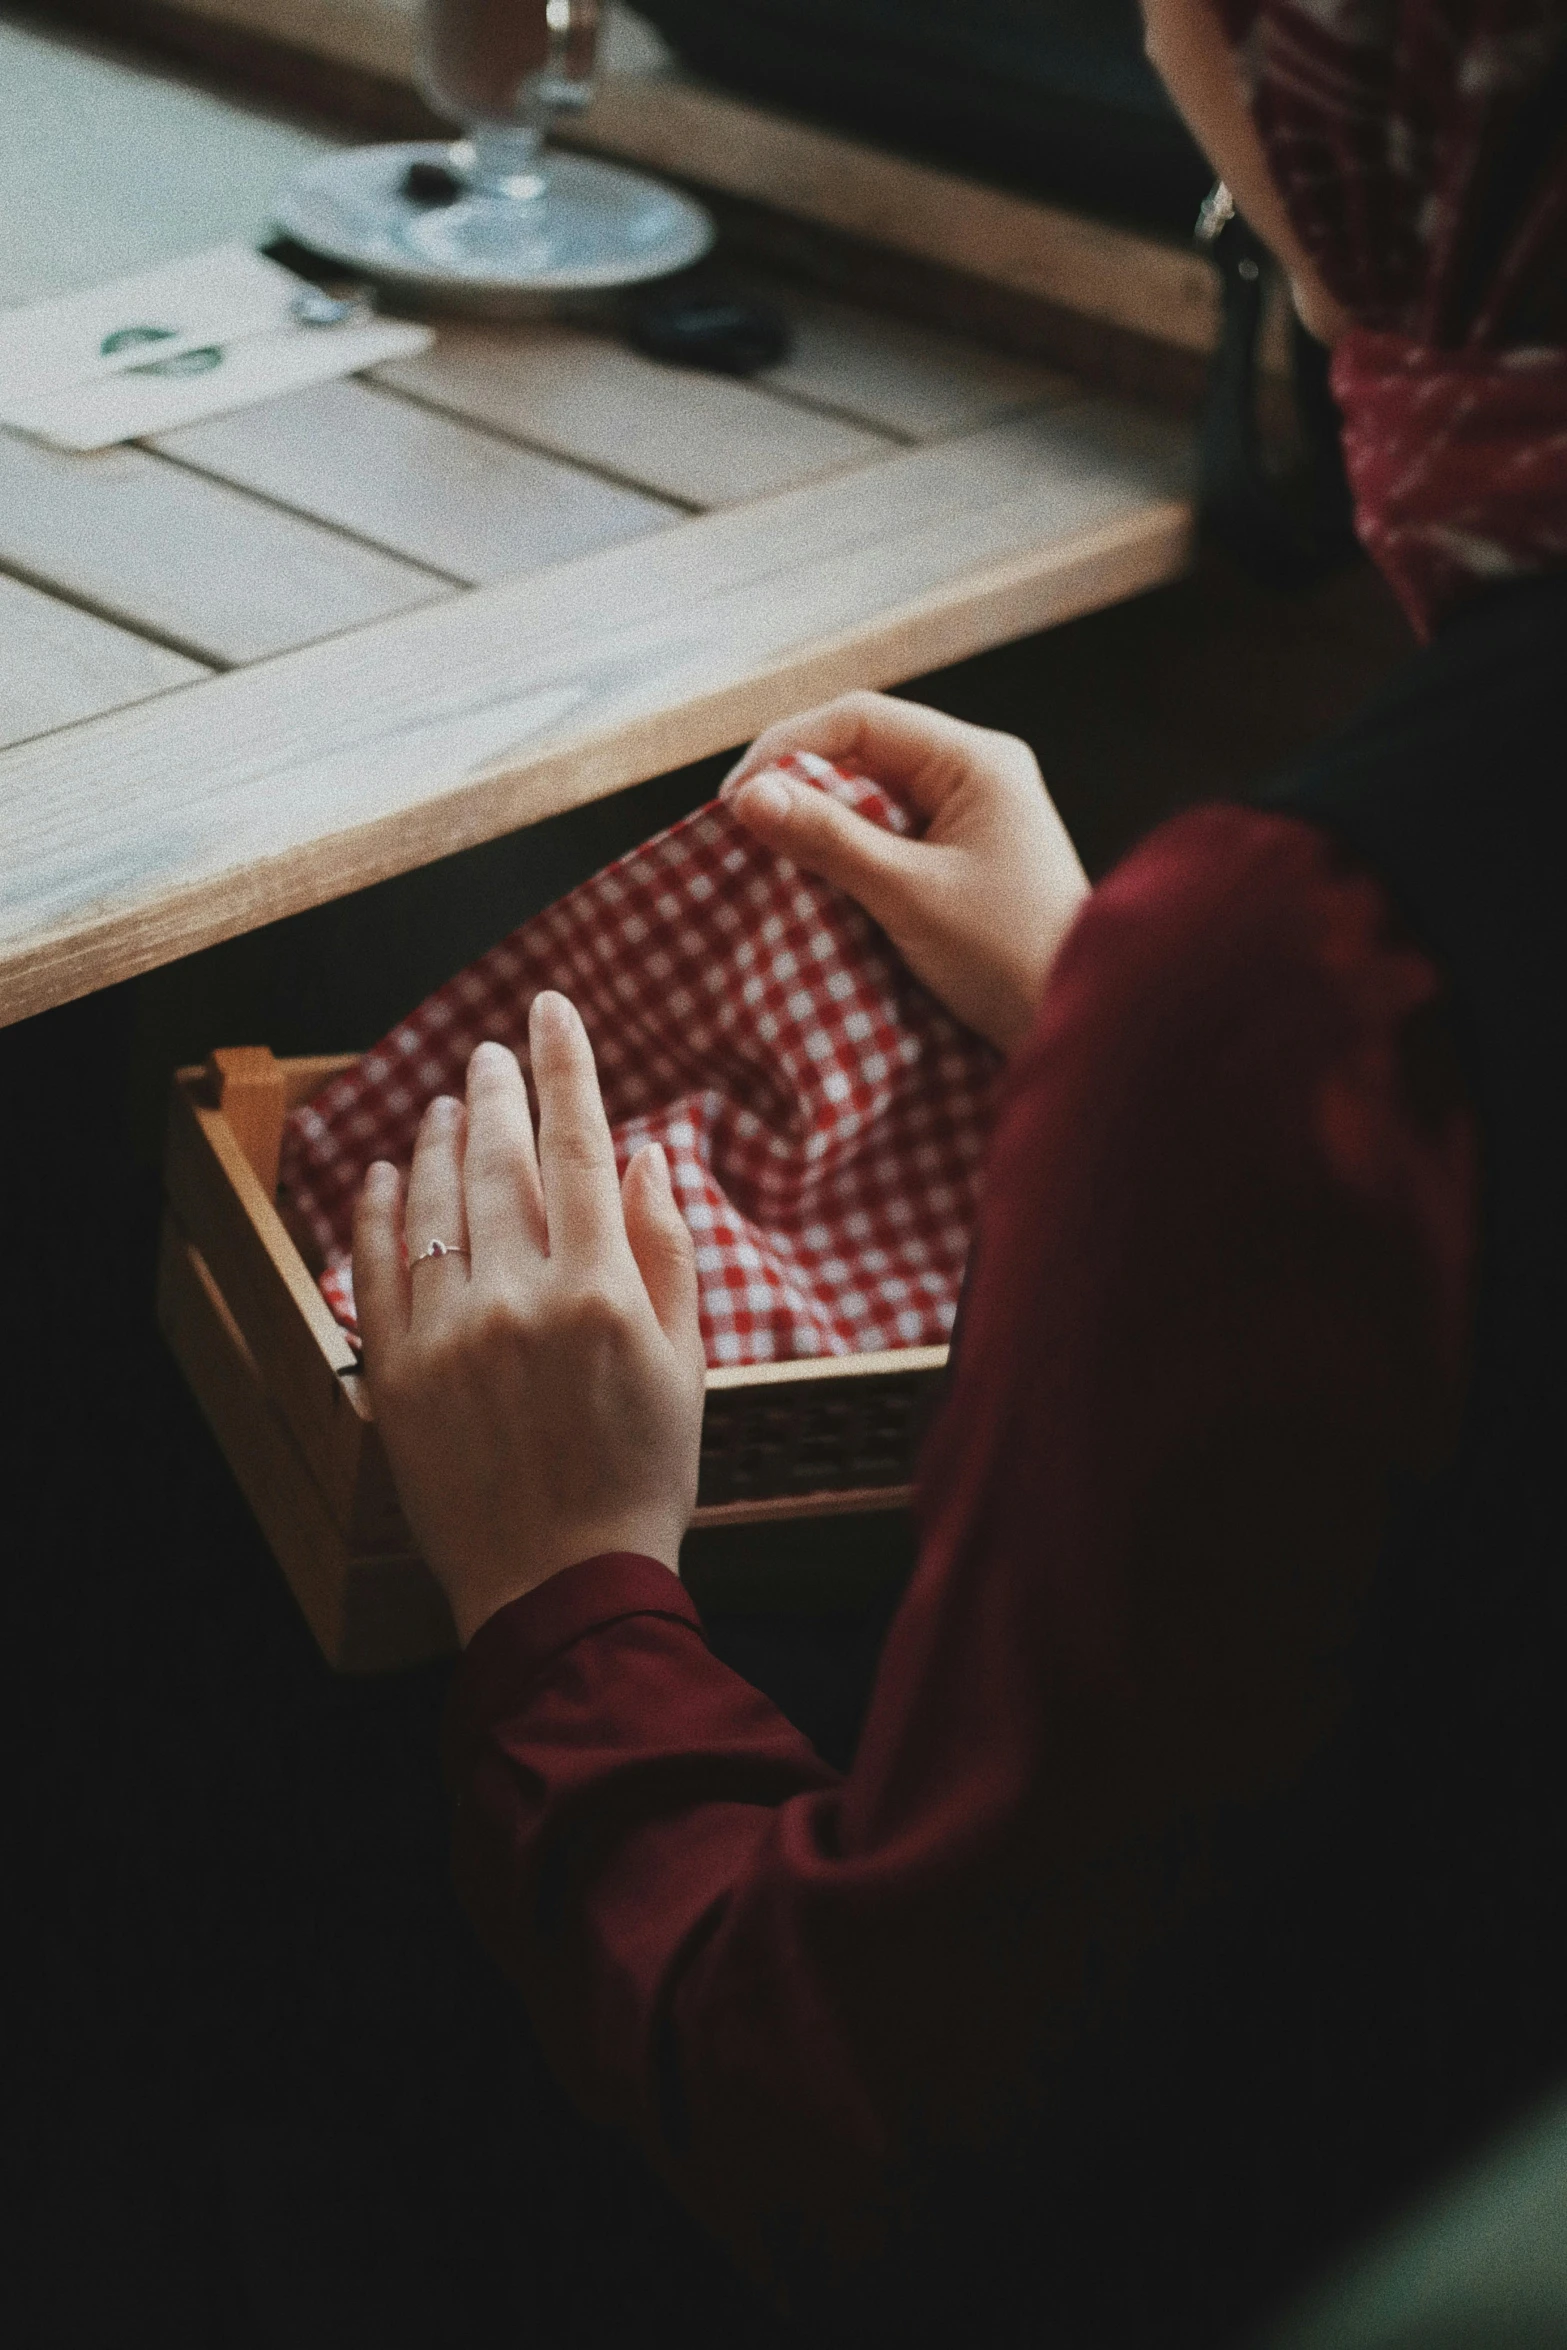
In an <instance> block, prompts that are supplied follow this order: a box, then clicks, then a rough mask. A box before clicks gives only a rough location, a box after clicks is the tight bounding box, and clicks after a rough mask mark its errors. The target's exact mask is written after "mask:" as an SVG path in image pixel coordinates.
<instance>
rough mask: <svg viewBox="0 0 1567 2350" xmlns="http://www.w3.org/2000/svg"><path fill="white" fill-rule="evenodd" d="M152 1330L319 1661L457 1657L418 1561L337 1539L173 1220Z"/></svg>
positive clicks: (235, 1329)
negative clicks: (247, 1509) (177, 1371)
mask: <svg viewBox="0 0 1567 2350" xmlns="http://www.w3.org/2000/svg"><path fill="white" fill-rule="evenodd" d="M158 1324H159V1327H160V1329H161V1330H162V1332H163V1335H164V1337H165V1339H166V1340H167V1341H168V1344H169V1347H170V1349H171V1351H172V1352H173V1355H174V1357H175V1360H176V1361H177V1362H178V1364H179V1366H180V1368H181V1370H182V1371H183V1372H184V1374H185V1377H186V1379H187V1381H188V1382H189V1384H190V1388H191V1391H192V1393H193V1394H194V1395H195V1397H196V1400H197V1402H198V1403H199V1405H200V1406H201V1410H202V1415H203V1417H204V1418H205V1420H206V1422H207V1425H208V1427H209V1428H210V1429H211V1430H212V1433H213V1435H214V1437H215V1438H216V1439H217V1442H218V1446H219V1449H220V1450H221V1451H222V1453H223V1455H224V1457H225V1459H226V1460H227V1462H228V1464H229V1467H230V1468H231V1469H232V1470H233V1472H234V1476H235V1479H236V1481H237V1483H238V1485H239V1488H240V1491H241V1492H242V1493H243V1494H244V1496H245V1499H246V1500H247V1501H248V1502H249V1504H250V1506H251V1509H252V1510H253V1511H254V1512H255V1516H256V1520H257V1523H258V1524H259V1525H260V1528H261V1531H262V1533H263V1534H264V1535H265V1537H266V1540H267V1542H268V1545H269V1546H270V1548H271V1550H272V1554H273V1556H274V1557H275V1558H276V1560H277V1561H278V1564H279V1565H280V1566H281V1568H282V1570H283V1575H284V1579H285V1580H286V1582H287V1583H288V1586H289V1589H290V1590H291V1591H292V1592H293V1594H294V1597H295V1599H296V1601H297V1602H298V1604H299V1607H300V1610H301V1612H302V1614H303V1615H304V1617H305V1620H306V1622H307V1623H308V1624H309V1626H310V1629H311V1631H312V1632H313V1633H314V1634H315V1637H316V1641H317V1643H318V1645H319V1646H320V1648H321V1651H322V1654H323V1655H324V1656H325V1657H326V1659H327V1661H328V1663H329V1664H331V1665H334V1666H335V1667H336V1668H337V1670H338V1671H339V1672H344V1673H383V1672H391V1671H395V1670H397V1669H398V1668H400V1667H402V1666H406V1665H413V1664H419V1663H422V1662H423V1661H424V1660H425V1659H426V1658H428V1657H433V1656H441V1655H445V1654H446V1653H448V1652H449V1651H450V1650H451V1649H453V1648H455V1647H456V1645H457V1640H456V1634H455V1632H454V1630H453V1628H452V1620H451V1615H450V1611H449V1610H448V1608H447V1605H446V1602H445V1600H444V1599H443V1598H442V1596H441V1593H440V1591H439V1589H438V1587H437V1585H436V1583H435V1580H434V1578H433V1576H432V1575H431V1573H430V1570H429V1568H428V1567H427V1566H426V1565H425V1564H424V1561H423V1560H422V1559H420V1558H417V1557H413V1556H410V1555H408V1554H406V1553H404V1554H401V1555H399V1554H396V1553H392V1554H385V1553H378V1554H371V1555H368V1556H367V1555H365V1554H363V1553H362V1552H360V1551H358V1550H356V1549H355V1547H354V1546H353V1544H352V1543H351V1542H350V1541H349V1540H348V1539H347V1538H346V1537H345V1536H344V1534H343V1532H342V1530H341V1528H340V1527H339V1526H338V1524H337V1523H336V1521H335V1520H334V1518H333V1516H332V1514H331V1511H330V1510H329V1509H328V1507H327V1504H326V1500H325V1498H324V1496H323V1495H322V1493H321V1490H320V1488H319V1486H318V1485H317V1484H316V1482H315V1479H314V1478H313V1477H312V1476H311V1474H310V1470H309V1467H308V1464H307V1463H306V1461H305V1459H304V1456H303V1455H302V1453H301V1452H300V1449H299V1446H298V1444H297V1443H296V1441H295V1439H294V1437H293V1434H292V1432H291V1431H290V1429H289V1428H288V1426H287V1425H286V1423H285V1421H284V1419H283V1417H282V1415H281V1413H280V1412H279V1411H278V1408H277V1405H276V1403H275V1402H274V1401H273V1398H272V1396H271V1394H270V1393H269V1392H268V1388H267V1384H266V1381H265V1379H264V1377H263V1375H262V1371H261V1367H260V1365H259V1364H258V1363H257V1360H256V1357H255V1355H254V1354H253V1353H252V1352H251V1349H250V1347H249V1346H248V1345H247V1343H246V1341H245V1337H244V1334H243V1332H242V1331H241V1329H240V1327H239V1325H238V1323H237V1322H236V1321H235V1319H234V1317H233V1315H232V1314H231V1313H230V1312H229V1310H228V1306H227V1304H226V1302H225V1300H224V1296H223V1292H222V1290H221V1289H220V1288H219V1286H218V1283H217V1281H216V1280H215V1279H214V1277H213V1274H212V1272H211V1269H210V1267H209V1266H208V1265H207V1264H206V1262H205V1260H204V1258H203V1256H202V1253H201V1251H200V1250H199V1249H198V1248H196V1247H195V1246H193V1244H192V1243H191V1241H190V1239H189V1237H188V1236H187V1235H186V1233H185V1232H184V1231H183V1229H182V1228H181V1226H180V1223H179V1219H178V1217H177V1216H175V1215H173V1214H172V1213H171V1214H170V1215H169V1217H168V1218H167V1220H166V1222H165V1226H164V1234H163V1246H162V1249H161V1252H160V1258H159V1265H158Z"/></svg>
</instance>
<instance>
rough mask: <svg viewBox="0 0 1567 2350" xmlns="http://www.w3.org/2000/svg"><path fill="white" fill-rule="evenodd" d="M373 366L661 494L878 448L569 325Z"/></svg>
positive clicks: (744, 493)
mask: <svg viewBox="0 0 1567 2350" xmlns="http://www.w3.org/2000/svg"><path fill="white" fill-rule="evenodd" d="M372 372H373V374H374V375H375V376H376V377H377V378H378V379H379V380H380V381H381V382H382V383H388V384H395V385H396V386H397V387H398V389H399V390H401V391H405V392H410V393H413V394H414V395H415V396H416V397H417V398H419V399H421V400H428V401H430V402H431V403H432V404H433V405H435V406H436V407H439V408H445V409H449V410H450V411H451V412H452V413H453V414H454V415H458V416H468V417H472V418H473V419H475V420H476V421H477V422H479V423H481V424H487V425H490V426H492V427H494V429H495V430H497V431H499V432H504V433H511V434H514V435H515V436H516V437H517V438H518V439H519V440H523V441H528V442H531V443H533V444H535V445H536V446H537V447H539V448H543V449H551V450H553V451H554V452H555V453H556V454H557V455H558V456H561V457H567V458H575V459H577V460H578V461H580V462H581V463H583V464H585V465H592V466H598V467H601V468H602V469H603V470H604V471H605V472H607V473H611V474H614V475H616V476H618V477H620V478H622V479H625V480H627V481H631V482H635V483H637V484H639V485H640V486H641V487H643V488H645V489H649V490H653V491H655V492H656V493H658V494H659V495H660V496H663V497H668V498H678V499H680V500H682V501H683V502H684V503H685V504H687V505H690V506H699V507H712V506H733V505H738V504H740V503H741V502H743V501H744V500H746V499H749V498H761V497H767V496H770V495H771V494H772V493H773V492H775V491H777V490H785V489H792V488H794V487H795V486H796V485H797V484H799V483H801V482H806V481H815V480H819V479H820V478H821V477H822V476H823V475H824V474H830V473H841V472H843V471H844V470H845V469H846V468H848V467H850V466H858V465H865V464H867V463H869V462H871V461H872V460H873V459H875V458H877V457H884V456H887V455H889V454H890V447H889V443H888V441H887V440H886V439H885V438H883V436H882V435H880V434H878V433H873V432H871V431H869V430H867V429H866V428H865V427H864V426H861V425H854V424H846V423H843V422H841V421H840V420H839V419H838V418H836V417H832V416H821V415H817V414H815V413H814V412H813V411H812V410H810V409H808V408H799V407H796V406H795V405H794V404H793V403H792V402H790V401H787V400H775V399H773V398H772V397H771V396H770V395H769V394H768V393H766V392H759V391H756V390H754V389H753V388H752V387H751V385H749V384H743V383H736V382H734V381H733V380H731V379H730V378H729V377H727V376H719V375H706V374H699V373H698V372H697V371H696V370H695V369H693V368H689V367H666V366H664V365H662V364H661V363H660V362H659V361H658V360H656V359H644V358H643V357H642V355H641V354H640V352H637V351H630V350H627V349H625V348H624V346H623V345H621V344H619V343H616V342H614V341H612V340H611V339H610V337H609V336H607V335H597V334H588V333H585V332H583V331H582V330H581V329H579V328H576V327H564V326H532V327H510V328H507V327H481V326H473V327H451V328H447V329H445V330H444V331H443V332H442V334H441V336H440V338H439V340H438V341H437V342H436V343H435V345H434V346H433V348H432V349H430V350H428V351H421V352H418V353H416V354H415V356H414V357H413V358H411V359H390V360H388V361H387V362H386V363H385V365H384V366H381V367H378V368H375V369H374V370H373V371H372Z"/></svg>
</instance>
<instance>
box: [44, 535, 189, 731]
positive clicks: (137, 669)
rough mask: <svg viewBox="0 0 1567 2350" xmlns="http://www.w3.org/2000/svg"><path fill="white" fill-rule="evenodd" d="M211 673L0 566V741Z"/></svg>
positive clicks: (91, 715) (120, 706) (72, 720)
mask: <svg viewBox="0 0 1567 2350" xmlns="http://www.w3.org/2000/svg"><path fill="white" fill-rule="evenodd" d="M209 674H210V672H209V671H207V670H206V669H204V668H202V667H201V665H200V664H199V663H198V662H195V661H187V660H186V659H185V657H184V655H183V654H180V653H168V652H165V651H164V649H163V647H162V646H161V645H149V644H147V643H146V642H145V641H144V639H142V638H141V637H135V636H129V635H127V633H126V632H125V630H124V629H122V628H111V626H110V625H109V623H108V622H107V621H106V620H95V619H94V618H93V616H92V614H91V613H90V612H79V611H77V609H76V607H75V606H74V605H73V604H62V603H60V602H58V601H57V600H56V598H55V597H53V596H46V595H42V594H40V592H39V591H38V589H37V588H31V587H27V586H25V585H24V584H23V582H22V581H21V580H19V579H7V578H6V576H5V574H4V573H3V572H0V745H4V744H7V743H19V742H25V741H27V739H28V738H29V737H30V736H32V735H35V734H47V733H49V732H50V731H51V729H53V728H54V727H57V726H74V725H75V724H76V723H77V722H78V721H79V720H80V719H83V718H96V717H97V716H98V715H99V713H100V712H101V711H104V710H120V709H123V708H124V707H125V705H126V703H127V702H140V701H144V700H145V699H146V697H147V696H148V695H149V694H161V693H167V692H168V690H169V688H170V687H171V686H176V685H191V684H194V683H195V682H196V680H197V679H199V678H203V677H206V676H208V675H209Z"/></svg>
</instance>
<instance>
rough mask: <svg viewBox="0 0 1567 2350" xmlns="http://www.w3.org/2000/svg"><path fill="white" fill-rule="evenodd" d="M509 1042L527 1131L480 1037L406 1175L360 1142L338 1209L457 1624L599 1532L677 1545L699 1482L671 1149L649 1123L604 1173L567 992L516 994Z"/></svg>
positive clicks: (499, 1058)
mask: <svg viewBox="0 0 1567 2350" xmlns="http://www.w3.org/2000/svg"><path fill="white" fill-rule="evenodd" d="M529 1049H530V1053H531V1056H532V1063H533V1076H534V1084H535V1087H536V1089H537V1092H538V1099H539V1131H538V1137H537V1141H536V1142H535V1137H534V1132H533V1120H532V1116H531V1114H530V1111H529V1107H528V1097H527V1092H526V1089H525V1088H524V1085H523V1081H522V1075H521V1072H520V1071H519V1069H518V1066H517V1062H516V1059H515V1057H514V1056H513V1055H512V1054H511V1053H509V1052H508V1051H507V1050H506V1049H505V1047H504V1046H503V1045H494V1044H484V1045H480V1047H479V1049H478V1051H477V1052H476V1053H475V1054H474V1056H473V1059H472V1060H471V1061H470V1063H469V1065H468V1098H467V1103H466V1106H465V1105H463V1104H462V1103H459V1102H456V1101H451V1100H441V1101H437V1102H434V1103H432V1105H431V1107H430V1109H429V1111H428V1112H427V1114H426V1116H425V1120H424V1124H423V1125H422V1127H421V1128H420V1131H419V1140H418V1144H417V1147H416V1149H415V1152H414V1161H413V1166H412V1169H411V1171H410V1173H409V1177H408V1185H407V1195H406V1199H405V1198H404V1194H403V1187H402V1185H401V1182H400V1180H399V1178H398V1176H397V1173H396V1171H395V1169H393V1168H391V1167H389V1166H387V1165H385V1164H378V1165H376V1166H374V1167H372V1168H371V1169H370V1172H369V1174H368V1176H367V1177H366V1179H365V1187H364V1191H363V1194H362V1196H361V1198H360V1202H359V1210H358V1214H357V1217H356V1219H355V1224H354V1294H355V1298H356V1300H357V1303H358V1309H359V1321H360V1328H361V1330H362V1331H363V1333H364V1341H365V1369H366V1374H367V1377H368V1379H369V1384H370V1393H371V1397H372V1399H373V1401H374V1404H375V1409H376V1417H377V1420H378V1421H379V1423H380V1427H381V1432H382V1435H383V1437H384V1439H385V1443H386V1449H387V1455H388V1458H389V1460H390V1462H391V1466H392V1474H393V1477H394V1479H395V1480H396V1484H397V1490H398V1494H399V1496H400V1497H401V1500H402V1503H403V1508H404V1510H405V1512H406V1514H407V1518H408V1522H409V1525H410V1527H411V1528H412V1530H413V1533H414V1535H415V1537H416V1539H417V1540H418V1542H419V1544H420V1546H421V1548H422V1549H423V1552H424V1556H425V1558H426V1559H427V1561H428V1562H429V1565H430V1568H431V1570H432V1572H433V1573H434V1575H435V1577H436V1579H437V1581H438V1582H439V1583H440V1585H441V1587H442V1589H443V1590H444V1591H445V1593H446V1596H447V1599H448V1600H449V1601H450V1603H451V1610H452V1615H453V1618H454V1620H455V1622H456V1626H457V1631H458V1636H459V1638H460V1639H461V1640H463V1641H464V1642H465V1643H466V1642H467V1641H468V1640H469V1639H471V1638H472V1636H473V1634H474V1633H475V1632H476V1631H477V1630H478V1628H479V1626H480V1625H481V1624H482V1623H484V1622H485V1620H486V1619H487V1618H488V1617H489V1616H491V1615H493V1614H494V1613H495V1611H496V1609H497V1608H500V1607H503V1606H504V1605H505V1604H506V1602H507V1601H508V1600H511V1599H517V1598H520V1597H521V1595H522V1594H523V1593H524V1592H526V1591H531V1590H533V1589H534V1588H535V1586H536V1585H538V1584H540V1583H543V1582H545V1581H546V1580H547V1579H548V1578H549V1577H550V1576H551V1575H554V1574H558V1573H559V1572H560V1570H561V1569H562V1568H563V1567H569V1566H572V1565H573V1564H575V1563H576V1562H577V1561H578V1560H580V1559H585V1558H591V1557H593V1556H595V1555H596V1554H598V1553H599V1552H601V1551H612V1550H623V1551H637V1552H640V1553H642V1554H644V1555H645V1556H647V1557H649V1558H655V1559H660V1560H662V1561H663V1563H664V1564H665V1565H666V1566H668V1567H670V1568H674V1567H675V1565H676V1562H677V1560H678V1557H679V1551H680V1543H681V1538H682V1536H683V1535H684V1533H685V1530H686V1527H687V1526H688V1524H689V1523H690V1518H691V1512H692V1510H693V1508H694V1507H695V1503H696V1473H697V1454H698V1449H699V1444H700V1439H701V1428H702V1394H703V1370H704V1363H703V1353H702V1340H701V1332H700V1328H699V1325H698V1320H697V1284H696V1263H695V1257H694V1253H693V1250H692V1245H691V1236H690V1234H689V1232H688V1231H687V1229H686V1225H685V1222H684V1219H683V1218H682V1216H681V1214H680V1211H679V1209H678V1207H677V1206H676V1204H675V1198H674V1193H673V1191H672V1189H671V1186H670V1181H669V1169H668V1165H667V1162H666V1161H665V1158H664V1154H663V1152H662V1150H660V1149H659V1148H658V1147H657V1146H656V1145H650V1146H649V1147H648V1148H647V1149H645V1150H643V1151H640V1152H639V1153H638V1154H637V1156H636V1158H635V1159H634V1160H633V1161H632V1163H631V1165H630V1167H629V1168H628V1169H627V1171H626V1177H625V1181H624V1184H622V1183H621V1182H620V1181H619V1180H618V1179H617V1176H616V1172H615V1156H614V1150H613V1146H612V1144H611V1141H610V1132H609V1123H608V1120H607V1119H606V1117H605V1115H604V1105H603V1102H602V1100H601V1098H600V1094H599V1087H598V1076H597V1072H596V1070H595V1069H594V1065H593V1051H592V1047H591V1046H590V1044H589V1042H588V1038H587V1032H586V1030H585V1029H584V1028H583V1025H582V1022H581V1020H580V1019H579V1018H578V1016H577V1013H576V1011H575V1010H574V1008H573V1007H572V1006H571V1005H570V1004H569V1003H568V1002H567V1001H566V999H565V997H564V996H560V995H555V994H553V993H546V994H544V995H541V996H539V997H537V998H536V999H535V1001H534V1005H533V1010H532V1015H531V1019H530V1024H529ZM405 1231H406V1236H407V1253H406V1259H405V1255H404V1249H403V1239H404V1233H405ZM433 1240H439V1241H443V1242H445V1243H446V1244H447V1247H448V1249H449V1250H451V1251H453V1252H456V1251H459V1250H460V1251H464V1252H467V1253H465V1254H457V1253H451V1254H447V1255H441V1256H427V1255H426V1254H425V1253H424V1252H425V1251H426V1250H427V1249H428V1247H429V1245H430V1243H431V1241H433Z"/></svg>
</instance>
